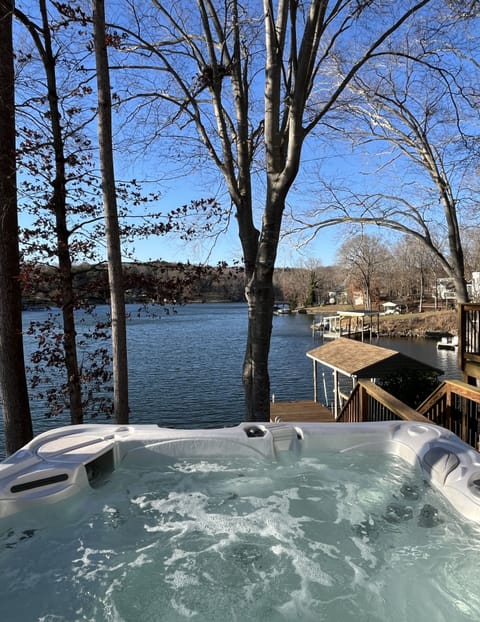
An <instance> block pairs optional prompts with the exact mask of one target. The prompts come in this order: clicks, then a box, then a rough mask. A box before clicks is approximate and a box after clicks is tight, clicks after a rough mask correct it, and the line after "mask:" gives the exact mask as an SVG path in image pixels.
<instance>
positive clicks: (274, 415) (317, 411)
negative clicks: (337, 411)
mask: <svg viewBox="0 0 480 622" xmlns="http://www.w3.org/2000/svg"><path fill="white" fill-rule="evenodd" d="M270 421H290V422H294V421H298V422H303V423H309V422H312V423H314V422H322V423H326V422H328V423H333V422H334V421H335V419H334V417H333V414H332V412H331V411H330V409H329V408H327V407H326V406H323V404H320V403H319V402H313V401H301V402H272V403H271V404H270Z"/></svg>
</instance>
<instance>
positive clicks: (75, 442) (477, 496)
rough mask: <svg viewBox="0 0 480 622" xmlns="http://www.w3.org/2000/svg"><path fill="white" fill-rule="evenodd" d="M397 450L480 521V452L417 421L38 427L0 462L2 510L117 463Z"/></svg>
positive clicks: (25, 506)
mask: <svg viewBox="0 0 480 622" xmlns="http://www.w3.org/2000/svg"><path fill="white" fill-rule="evenodd" d="M354 451H369V452H383V453H389V454H394V455H397V456H399V457H401V458H403V459H404V460H405V461H406V462H407V463H409V464H411V465H416V466H417V467H418V468H420V469H421V471H422V473H423V475H424V477H425V479H426V480H427V481H428V482H429V483H430V484H431V485H432V487H433V488H435V489H437V490H438V491H439V492H440V493H441V494H442V495H443V496H444V497H445V498H446V499H447V500H448V501H449V502H450V504H451V505H452V506H453V507H454V508H455V509H456V511H457V512H458V513H459V514H461V515H462V516H464V517H465V518H467V519H469V520H471V521H474V522H477V523H480V454H479V453H478V452H476V451H475V450H474V449H473V448H472V447H470V446H469V445H467V444H465V443H464V442H463V441H461V440H460V439H459V438H458V437H457V436H455V435H454V434H452V433H450V432H448V431H446V430H444V429H443V428H440V427H437V426H434V425H429V424H423V423H415V422H398V421H390V422H383V423H352V424H348V423H344V424H332V423H309V424H304V423H302V424H293V423H292V424H286V423H265V424H259V423H243V424H241V425H239V426H237V427H235V428H223V429H202V430H179V429H169V428H161V427H158V426H156V425H128V426H119V425H101V424H91V425H88V424H87V425H79V426H68V427H63V428H59V429H56V430H52V431H49V432H45V433H44V434H41V435H39V436H38V437H36V438H35V439H34V440H32V441H31V442H30V443H28V444H27V445H26V446H25V447H24V448H22V449H21V450H19V451H17V452H16V453H15V454H13V455H12V456H10V457H9V458H8V459H7V460H5V461H4V462H2V463H1V464H0V518H4V517H7V516H10V515H12V514H15V513H17V512H22V511H25V510H29V509H30V508H33V507H36V506H39V505H47V504H52V503H56V502H58V501H62V500H64V499H66V498H68V497H71V496H73V495H75V494H77V493H79V492H80V491H82V490H85V489H88V488H89V487H90V486H94V485H96V482H97V481H98V480H99V479H101V478H102V477H103V476H104V474H105V473H111V472H112V471H115V469H116V468H118V467H119V466H120V465H122V466H123V467H128V465H129V464H131V465H135V466H137V465H141V466H145V467H148V466H151V467H152V468H154V467H155V465H158V464H159V463H161V462H162V460H166V459H169V460H171V459H177V458H178V459H182V458H189V459H191V458H196V457H197V458H204V459H205V458H221V457H224V456H229V457H232V456H234V457H242V456H245V457H257V458H258V459H259V460H271V461H276V460H282V459H285V458H288V459H292V460H296V459H298V458H300V457H302V456H312V455H316V456H319V455H321V454H322V452H354Z"/></svg>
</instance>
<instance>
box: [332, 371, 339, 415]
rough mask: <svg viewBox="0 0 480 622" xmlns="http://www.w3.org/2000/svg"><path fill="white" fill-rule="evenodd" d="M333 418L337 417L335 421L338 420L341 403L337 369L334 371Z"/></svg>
mask: <svg viewBox="0 0 480 622" xmlns="http://www.w3.org/2000/svg"><path fill="white" fill-rule="evenodd" d="M333 399H334V402H333V416H334V417H335V420H337V419H338V406H339V404H338V402H339V395H338V372H337V370H336V369H334V370H333Z"/></svg>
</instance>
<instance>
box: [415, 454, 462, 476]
mask: <svg viewBox="0 0 480 622" xmlns="http://www.w3.org/2000/svg"><path fill="white" fill-rule="evenodd" d="M422 462H423V467H424V469H425V470H426V471H427V473H430V475H431V477H432V478H434V479H436V480H437V481H439V482H441V483H442V484H444V483H445V480H446V479H447V477H448V476H449V475H450V473H451V472H452V471H453V470H454V469H456V468H457V466H458V465H459V464H460V459H459V457H458V456H457V454H454V453H453V452H452V451H450V450H449V449H447V448H445V447H438V446H437V447H432V448H431V449H429V450H428V451H427V452H426V453H425V455H424V456H423V460H422Z"/></svg>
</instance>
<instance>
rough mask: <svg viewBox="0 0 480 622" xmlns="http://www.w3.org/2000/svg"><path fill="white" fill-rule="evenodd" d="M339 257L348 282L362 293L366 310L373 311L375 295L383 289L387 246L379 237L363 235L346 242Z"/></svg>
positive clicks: (339, 252) (387, 255)
mask: <svg viewBox="0 0 480 622" xmlns="http://www.w3.org/2000/svg"><path fill="white" fill-rule="evenodd" d="M338 257H339V259H340V263H341V264H342V266H343V267H344V268H345V270H346V274H347V280H348V281H349V282H350V283H351V284H352V285H354V286H355V287H358V288H359V289H360V290H361V291H362V294H363V304H364V306H365V309H372V303H373V293H374V291H375V290H377V291H380V289H382V287H381V286H382V278H383V277H384V276H385V268H386V265H387V262H388V259H389V253H388V250H387V248H386V246H385V245H384V244H382V242H381V241H380V239H379V238H378V237H376V236H373V235H367V234H366V233H362V234H360V235H356V236H354V237H353V238H351V239H350V240H347V241H346V242H344V243H343V244H342V246H341V247H340V249H339V251H338Z"/></svg>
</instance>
